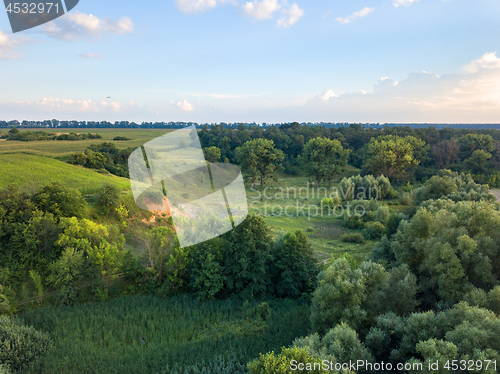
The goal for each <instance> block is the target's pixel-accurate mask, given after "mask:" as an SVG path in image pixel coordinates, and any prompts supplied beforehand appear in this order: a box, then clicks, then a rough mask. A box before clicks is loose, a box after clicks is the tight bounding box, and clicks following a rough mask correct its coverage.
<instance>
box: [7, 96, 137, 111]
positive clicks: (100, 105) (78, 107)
mask: <svg viewBox="0 0 500 374" xmlns="http://www.w3.org/2000/svg"><path fill="white" fill-rule="evenodd" d="M15 104H17V105H19V106H22V107H30V108H32V109H37V110H42V111H54V112H95V113H97V112H106V111H108V112H109V111H112V112H120V111H122V110H123V109H125V108H127V107H130V106H133V105H134V104H133V103H132V102H131V103H129V104H121V103H118V102H106V101H94V100H74V99H59V98H53V97H46V98H43V99H42V100H38V101H17V102H15Z"/></svg>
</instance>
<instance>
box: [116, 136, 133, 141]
mask: <svg viewBox="0 0 500 374" xmlns="http://www.w3.org/2000/svg"><path fill="white" fill-rule="evenodd" d="M113 140H117V141H121V140H130V139H129V138H126V137H125V136H115V137H114V138H113Z"/></svg>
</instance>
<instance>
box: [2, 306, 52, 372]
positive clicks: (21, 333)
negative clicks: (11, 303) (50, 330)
mask: <svg viewBox="0 0 500 374" xmlns="http://www.w3.org/2000/svg"><path fill="white" fill-rule="evenodd" d="M51 347H52V339H51V338H50V336H49V334H47V333H43V332H40V331H38V330H36V329H34V328H33V327H28V326H24V325H22V324H20V323H19V322H17V320H14V319H13V318H10V317H7V316H0V362H1V363H2V365H7V367H8V368H9V369H10V370H12V371H13V373H17V372H21V371H22V370H23V369H25V368H27V367H28V365H30V364H31V363H33V362H34V361H36V360H38V359H40V357H41V356H43V355H44V354H46V353H47V352H48V351H49V350H50V349H51Z"/></svg>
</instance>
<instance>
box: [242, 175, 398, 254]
mask: <svg viewBox="0 0 500 374" xmlns="http://www.w3.org/2000/svg"><path fill="white" fill-rule="evenodd" d="M357 174H359V169H356V168H354V167H352V166H349V167H348V170H347V171H346V173H344V174H343V175H342V176H339V178H338V179H337V180H335V181H334V182H333V183H332V185H331V187H337V188H338V187H340V185H339V182H340V179H342V178H343V177H349V176H351V175H357ZM320 187H321V188H325V189H326V191H325V189H319V190H318V187H317V184H316V183H315V182H311V181H310V178H309V177H307V176H289V175H286V174H282V173H280V174H278V175H277V178H276V180H270V181H268V183H266V184H265V185H264V191H261V190H260V186H259V185H255V186H253V187H252V186H250V185H247V188H246V191H247V201H248V206H249V212H251V213H256V214H263V215H264V216H265V221H266V222H267V224H268V225H269V226H270V227H271V230H272V233H273V235H276V234H278V233H279V232H280V231H282V230H283V231H285V232H295V231H297V230H302V231H303V232H304V233H305V234H306V235H307V237H308V238H309V242H310V244H311V246H312V248H313V250H314V252H315V254H316V257H317V259H318V261H319V260H325V259H329V258H330V257H331V256H332V255H333V256H335V257H338V256H340V255H342V254H344V253H350V254H352V255H357V256H360V257H366V256H367V255H368V254H369V253H370V251H371V249H372V247H373V244H374V242H373V241H370V240H367V241H365V243H363V244H353V243H344V242H342V241H341V237H342V235H344V234H347V233H352V232H360V230H349V229H347V228H345V227H344V225H343V223H342V217H335V216H334V215H333V214H332V215H331V216H328V213H327V212H326V211H325V212H323V213H322V212H320V211H316V208H314V206H317V207H320V204H321V200H322V199H323V198H324V197H325V193H326V197H328V196H329V195H330V193H331V190H329V189H328V184H325V183H323V184H322V185H321V186H320ZM307 192H309V193H307ZM264 193H265V196H264ZM297 206H298V208H299V209H298V211H297ZM285 208H286V209H287V210H286V214H285ZM301 208H302V209H301ZM391 208H392V207H391Z"/></svg>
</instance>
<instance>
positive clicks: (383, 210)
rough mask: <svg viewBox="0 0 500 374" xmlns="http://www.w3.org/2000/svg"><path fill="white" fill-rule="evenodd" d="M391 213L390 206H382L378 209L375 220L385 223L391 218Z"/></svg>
mask: <svg viewBox="0 0 500 374" xmlns="http://www.w3.org/2000/svg"><path fill="white" fill-rule="evenodd" d="M389 214H390V212H389V207H387V206H381V207H379V208H378V209H377V213H376V216H375V220H376V221H377V222H380V223H382V224H383V225H385V224H386V223H387V221H388V220H389Z"/></svg>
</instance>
